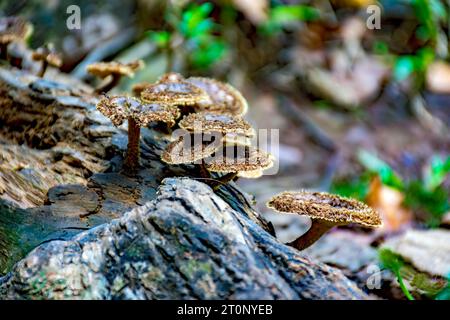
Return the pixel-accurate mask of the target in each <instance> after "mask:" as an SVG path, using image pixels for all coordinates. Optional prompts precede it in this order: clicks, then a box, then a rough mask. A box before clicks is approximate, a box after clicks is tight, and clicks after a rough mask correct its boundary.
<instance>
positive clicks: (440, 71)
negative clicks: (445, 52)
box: [426, 61, 450, 94]
mask: <svg viewBox="0 0 450 320" xmlns="http://www.w3.org/2000/svg"><path fill="white" fill-rule="evenodd" d="M426 85H427V89H428V90H430V91H431V92H434V93H447V94H448V93H450V65H449V64H448V63H445V62H443V61H437V62H434V63H432V64H431V65H430V66H429V67H428V69H427V74H426Z"/></svg>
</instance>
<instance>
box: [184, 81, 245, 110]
mask: <svg viewBox="0 0 450 320" xmlns="http://www.w3.org/2000/svg"><path fill="white" fill-rule="evenodd" d="M186 81H187V82H189V83H192V84H193V85H195V86H197V87H199V88H201V89H203V90H204V91H205V92H206V93H207V94H208V96H209V99H207V100H204V101H202V102H200V103H198V104H197V107H198V108H199V109H200V110H205V111H214V112H220V113H229V114H233V115H244V114H245V113H246V112H247V109H248V104H247V101H246V100H245V98H244V97H243V96H242V94H241V93H240V92H239V91H238V90H237V89H236V88H234V87H233V86H231V85H229V84H227V83H224V82H220V81H217V80H214V79H210V78H202V77H190V78H188V79H186Z"/></svg>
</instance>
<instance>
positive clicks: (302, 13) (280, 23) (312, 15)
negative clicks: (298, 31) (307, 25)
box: [260, 5, 320, 36]
mask: <svg viewBox="0 0 450 320" xmlns="http://www.w3.org/2000/svg"><path fill="white" fill-rule="evenodd" d="M319 17H320V11H319V10H317V9H316V8H314V7H311V6H307V5H276V6H273V7H271V8H270V10H269V14H268V19H267V20H266V21H265V22H264V23H263V24H262V25H261V26H260V31H261V32H262V34H266V35H270V36H271V35H275V34H277V33H278V32H281V31H282V30H283V27H286V26H289V25H292V24H295V23H297V22H299V21H314V20H317V19H319Z"/></svg>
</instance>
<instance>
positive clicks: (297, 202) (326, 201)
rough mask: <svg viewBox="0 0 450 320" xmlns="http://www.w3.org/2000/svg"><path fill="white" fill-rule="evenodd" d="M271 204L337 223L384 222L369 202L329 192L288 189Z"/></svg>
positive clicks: (270, 203)
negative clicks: (367, 203) (365, 202)
mask: <svg viewBox="0 0 450 320" xmlns="http://www.w3.org/2000/svg"><path fill="white" fill-rule="evenodd" d="M267 206H268V207H269V208H271V209H274V210H276V211H278V212H283V213H295V214H299V215H307V216H309V217H310V218H312V219H320V220H325V221H331V222H333V223H336V224H349V223H359V224H361V225H364V226H368V227H378V226H380V225H381V219H380V216H379V214H378V213H377V212H376V211H375V210H373V209H372V208H370V207H369V206H368V205H366V204H364V203H362V202H360V201H357V200H354V199H350V198H345V197H340V196H338V195H334V194H329V193H325V192H310V191H286V192H283V193H281V194H279V195H277V196H275V197H273V198H272V199H271V200H270V201H269V202H268V203H267Z"/></svg>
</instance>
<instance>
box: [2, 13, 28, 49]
mask: <svg viewBox="0 0 450 320" xmlns="http://www.w3.org/2000/svg"><path fill="white" fill-rule="evenodd" d="M32 32H33V26H32V25H31V24H30V23H28V22H27V21H25V20H24V19H22V18H20V17H4V18H0V44H8V43H10V42H12V41H16V40H26V39H27V38H28V37H29V36H30V35H31V33H32Z"/></svg>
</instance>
